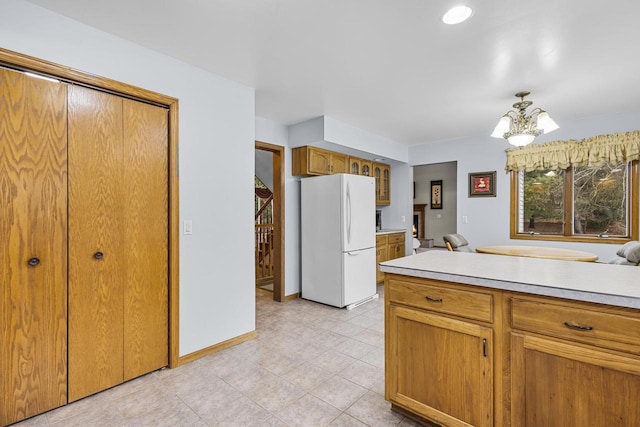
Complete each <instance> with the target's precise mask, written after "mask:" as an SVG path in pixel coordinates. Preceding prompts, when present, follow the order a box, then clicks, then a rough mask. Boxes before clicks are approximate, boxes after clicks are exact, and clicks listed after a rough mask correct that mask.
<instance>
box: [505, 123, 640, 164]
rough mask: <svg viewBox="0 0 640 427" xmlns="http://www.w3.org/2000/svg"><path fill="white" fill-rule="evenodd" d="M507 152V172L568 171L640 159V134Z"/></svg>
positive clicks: (557, 143)
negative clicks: (572, 167)
mask: <svg viewBox="0 0 640 427" xmlns="http://www.w3.org/2000/svg"><path fill="white" fill-rule="evenodd" d="M506 151H507V164H506V166H505V169H506V170H507V171H521V170H524V171H532V170H540V169H566V168H568V167H569V166H597V165H599V164H603V163H619V162H624V163H627V162H630V161H632V160H638V159H640V131H637V130H635V131H631V132H620V133H612V134H609V135H597V136H593V137H590V138H584V139H581V140H580V141H576V140H573V139H569V140H567V141H551V142H546V143H544V144H530V145H527V146H526V147H516V148H511V149H509V150H506Z"/></svg>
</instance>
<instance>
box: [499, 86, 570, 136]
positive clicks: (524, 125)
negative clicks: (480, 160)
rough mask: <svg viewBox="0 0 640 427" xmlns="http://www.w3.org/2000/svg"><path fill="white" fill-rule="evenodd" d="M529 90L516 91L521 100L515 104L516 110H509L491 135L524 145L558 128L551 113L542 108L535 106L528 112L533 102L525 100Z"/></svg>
mask: <svg viewBox="0 0 640 427" xmlns="http://www.w3.org/2000/svg"><path fill="white" fill-rule="evenodd" d="M528 95H529V92H528V91H522V92H518V93H516V96H517V97H518V98H520V101H518V102H516V103H515V104H513V108H514V110H509V111H507V112H506V113H505V114H504V115H503V116H502V117H501V118H500V121H498V124H497V125H496V128H495V129H494V130H493V133H492V134H491V136H493V137H494V138H504V139H506V140H507V141H509V144H511V145H515V146H516V147H522V146H525V145H527V144H530V143H531V142H533V140H534V139H535V137H536V136H538V135H540V134H541V133H549V132H553V131H554V130H556V129H558V127H559V126H558V125H557V124H556V122H554V121H553V119H552V118H551V117H549V114H548V113H547V112H546V111H544V110H543V109H541V108H534V109H533V110H531V112H530V113H529V114H527V108H529V107H530V106H531V104H533V102H531V101H529V100H527V101H525V100H524V97H525V96H528Z"/></svg>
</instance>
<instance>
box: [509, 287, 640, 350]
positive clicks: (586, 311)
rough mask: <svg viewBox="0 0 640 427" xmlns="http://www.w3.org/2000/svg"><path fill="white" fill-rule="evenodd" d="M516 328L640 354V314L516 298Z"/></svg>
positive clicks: (513, 309) (513, 317) (513, 319)
mask: <svg viewBox="0 0 640 427" xmlns="http://www.w3.org/2000/svg"><path fill="white" fill-rule="evenodd" d="M511 322H512V325H513V328H514V329H522V330H525V331H530V332H535V333H538V334H542V335H549V336H554V337H558V338H564V339H569V340H572V341H577V342H582V343H586V344H592V345H597V346H601V347H606V348H612V349H616V350H623V351H629V352H632V353H635V354H640V315H637V316H629V314H628V313H626V312H625V313H624V315H623V314H620V315H618V314H615V313H612V312H607V311H604V310H603V311H599V310H597V309H595V308H592V307H591V306H584V307H578V306H575V307H573V306H564V305H558V304H552V303H546V302H541V301H532V300H525V299H519V298H514V299H512V302H511Z"/></svg>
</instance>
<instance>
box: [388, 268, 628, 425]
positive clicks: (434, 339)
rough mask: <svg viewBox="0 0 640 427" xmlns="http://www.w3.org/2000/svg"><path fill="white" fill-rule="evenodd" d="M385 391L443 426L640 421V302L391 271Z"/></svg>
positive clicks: (398, 405) (398, 404)
mask: <svg viewBox="0 0 640 427" xmlns="http://www.w3.org/2000/svg"><path fill="white" fill-rule="evenodd" d="M385 299H386V301H385V325H386V330H385V346H386V362H385V363H386V369H385V373H386V390H385V392H386V398H387V400H389V401H390V402H391V403H392V404H393V407H394V408H395V409H396V410H399V411H401V412H403V413H405V414H409V415H411V416H414V417H416V418H418V419H421V420H423V421H424V420H426V421H428V422H429V423H432V424H435V425H442V426H513V427H521V426H527V427H539V426H550V427H555V426H557V427H561V426H562V427H567V426H569V427H580V426H586V425H588V426H594V427H610V426H620V427H622V426H624V427H631V426H638V425H640V406H639V405H638V404H637V399H638V396H640V310H635V309H627V308H619V307H611V306H605V305H600V304H593V303H584V302H576V301H569V300H564V299H559V298H549V297H541V296H536V295H530V294H521V293H513V292H509V291H500V290H495V289H487V288H481V287H475V286H469V285H461V284H457V283H450V282H444V281H436V280H431V279H421V278H414V277H411V278H409V277H406V276H400V275H392V274H387V277H386V281H385Z"/></svg>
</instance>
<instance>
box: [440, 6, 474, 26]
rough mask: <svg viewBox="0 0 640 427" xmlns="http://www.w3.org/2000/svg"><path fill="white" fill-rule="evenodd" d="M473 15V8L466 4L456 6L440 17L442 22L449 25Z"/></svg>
mask: <svg viewBox="0 0 640 427" xmlns="http://www.w3.org/2000/svg"><path fill="white" fill-rule="evenodd" d="M471 15H473V10H471V8H470V7H468V6H456V7H453V8H451V9H449V10H448V11H447V13H445V14H444V16H443V17H442V22H444V23H445V24H449V25H454V24H459V23H461V22H464V21H466V20H467V19H469V17H470V16H471Z"/></svg>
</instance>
